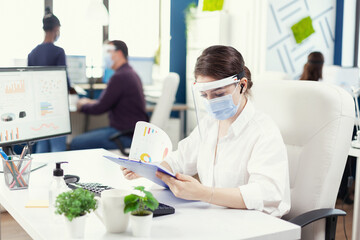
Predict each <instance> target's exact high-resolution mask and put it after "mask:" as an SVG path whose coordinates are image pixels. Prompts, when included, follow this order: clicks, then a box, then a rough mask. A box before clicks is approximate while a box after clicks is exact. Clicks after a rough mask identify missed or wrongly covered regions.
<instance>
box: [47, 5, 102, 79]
mask: <svg viewBox="0 0 360 240" xmlns="http://www.w3.org/2000/svg"><path fill="white" fill-rule="evenodd" d="M91 1H93V0H76V1H74V0H53V8H54V9H53V10H54V14H55V15H56V16H57V17H58V18H59V20H60V23H61V30H60V31H61V33H60V38H59V41H58V43H57V44H58V45H59V46H61V47H62V48H64V50H65V53H66V54H67V55H84V56H86V65H87V71H86V75H87V77H96V78H98V77H101V76H102V75H103V68H102V65H103V39H102V38H103V26H102V25H101V21H99V20H98V19H94V17H92V16H93V15H94V14H93V13H92V12H91V11H92V10H93V8H91V7H90V4H91Z"/></svg>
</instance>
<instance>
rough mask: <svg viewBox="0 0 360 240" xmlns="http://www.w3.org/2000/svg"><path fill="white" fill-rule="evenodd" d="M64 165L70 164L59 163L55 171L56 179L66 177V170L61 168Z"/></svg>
mask: <svg viewBox="0 0 360 240" xmlns="http://www.w3.org/2000/svg"><path fill="white" fill-rule="evenodd" d="M62 163H68V162H57V163H56V168H55V169H54V171H53V176H56V177H62V176H64V170H63V169H62V168H61V164H62Z"/></svg>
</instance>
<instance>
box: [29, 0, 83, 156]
mask: <svg viewBox="0 0 360 240" xmlns="http://www.w3.org/2000/svg"><path fill="white" fill-rule="evenodd" d="M60 26H61V25H60V21H59V19H58V18H57V17H56V16H55V15H54V14H53V13H52V12H51V11H50V8H48V7H47V8H46V9H45V16H44V18H43V29H44V31H45V38H44V41H43V43H41V44H39V45H37V46H36V47H35V48H34V49H33V50H32V51H31V52H30V53H29V55H28V66H66V58H65V51H64V49H62V48H61V47H58V46H55V45H54V42H55V41H57V40H58V39H59V36H60ZM67 84H68V90H69V93H70V94H76V91H75V90H74V89H73V88H71V87H70V81H69V78H68V77H67ZM65 150H66V137H57V138H52V139H49V140H42V141H39V142H38V143H37V144H36V149H35V152H37V153H44V152H61V151H65Z"/></svg>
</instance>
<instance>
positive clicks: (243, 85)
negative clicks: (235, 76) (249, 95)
mask: <svg viewBox="0 0 360 240" xmlns="http://www.w3.org/2000/svg"><path fill="white" fill-rule="evenodd" d="M240 87H241V90H240V94H242V91H243V89H244V87H245V84H243V83H242V84H240Z"/></svg>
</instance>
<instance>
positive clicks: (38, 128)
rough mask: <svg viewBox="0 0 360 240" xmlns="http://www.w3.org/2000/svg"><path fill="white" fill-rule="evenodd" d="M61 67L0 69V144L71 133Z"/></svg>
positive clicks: (62, 68)
mask: <svg viewBox="0 0 360 240" xmlns="http://www.w3.org/2000/svg"><path fill="white" fill-rule="evenodd" d="M68 101H69V100H68V88H67V81H66V70H65V67H23V68H0V146H8V145H12V144H15V143H23V142H31V141H34V140H39V139H44V138H50V137H55V136H61V135H65V134H69V133H71V124H70V112H69V102H68Z"/></svg>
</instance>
